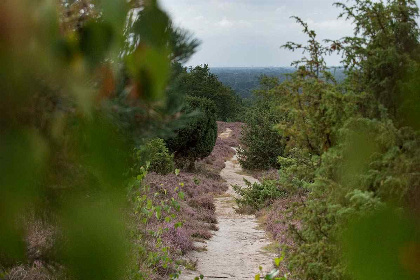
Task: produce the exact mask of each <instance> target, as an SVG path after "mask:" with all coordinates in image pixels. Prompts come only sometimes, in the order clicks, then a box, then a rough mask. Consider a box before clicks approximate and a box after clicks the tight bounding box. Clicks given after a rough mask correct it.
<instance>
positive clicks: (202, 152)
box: [166, 96, 217, 168]
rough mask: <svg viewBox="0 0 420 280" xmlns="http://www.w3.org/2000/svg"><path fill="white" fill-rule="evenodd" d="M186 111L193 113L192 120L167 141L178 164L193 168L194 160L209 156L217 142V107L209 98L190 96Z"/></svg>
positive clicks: (187, 100) (187, 99)
mask: <svg viewBox="0 0 420 280" xmlns="http://www.w3.org/2000/svg"><path fill="white" fill-rule="evenodd" d="M184 113H186V114H193V116H192V118H191V121H190V122H189V123H188V124H187V125H186V127H184V128H182V129H179V130H178V131H176V136H175V137H172V138H170V139H167V140H166V143H167V146H168V148H169V150H170V151H171V152H172V153H174V154H175V159H176V161H177V162H178V164H181V163H182V165H187V167H188V168H193V167H194V162H195V161H196V160H197V159H202V158H205V157H207V156H209V155H210V153H211V152H212V151H213V147H214V145H215V144H216V139H217V123H216V108H215V105H214V103H213V102H212V101H211V100H209V99H207V98H202V97H191V96H188V97H187V98H186V106H185V109H184Z"/></svg>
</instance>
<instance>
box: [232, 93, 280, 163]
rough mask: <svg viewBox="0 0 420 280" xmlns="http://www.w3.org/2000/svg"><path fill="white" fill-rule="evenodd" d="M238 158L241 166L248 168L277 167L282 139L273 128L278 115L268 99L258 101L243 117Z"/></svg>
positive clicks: (276, 122) (278, 120)
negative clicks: (243, 123)
mask: <svg viewBox="0 0 420 280" xmlns="http://www.w3.org/2000/svg"><path fill="white" fill-rule="evenodd" d="M245 119H246V125H245V126H244V128H243V131H242V138H241V144H242V145H241V147H240V148H239V149H238V159H239V162H240V164H241V166H242V167H243V168H245V169H250V170H255V169H256V170H268V169H270V168H279V167H280V165H279V163H278V161H277V157H278V156H281V155H283V152H284V140H283V137H282V136H281V135H280V134H279V132H278V131H277V130H276V129H275V128H274V126H275V125H276V124H278V123H279V122H280V116H279V114H277V113H276V112H275V111H274V108H273V104H271V103H270V101H263V100H261V101H258V102H257V103H256V104H255V105H254V106H253V107H252V108H250V109H249V111H248V112H247V115H246V117H245Z"/></svg>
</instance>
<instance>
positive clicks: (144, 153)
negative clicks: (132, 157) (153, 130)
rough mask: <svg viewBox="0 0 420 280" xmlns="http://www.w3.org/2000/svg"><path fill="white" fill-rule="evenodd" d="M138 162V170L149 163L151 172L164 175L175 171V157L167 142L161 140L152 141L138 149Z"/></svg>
mask: <svg viewBox="0 0 420 280" xmlns="http://www.w3.org/2000/svg"><path fill="white" fill-rule="evenodd" d="M136 160H137V164H136V168H137V167H138V168H140V167H141V166H146V165H147V163H149V168H148V170H149V171H150V172H156V173H158V174H162V175H165V174H168V173H171V172H172V171H174V169H175V164H174V155H173V154H170V153H169V150H168V148H167V147H166V146H165V141H164V140H163V139H160V138H155V139H152V140H150V141H148V142H147V143H146V144H144V145H142V146H141V147H140V148H139V149H137V150H136ZM138 168H137V169H138ZM136 171H137V170H136Z"/></svg>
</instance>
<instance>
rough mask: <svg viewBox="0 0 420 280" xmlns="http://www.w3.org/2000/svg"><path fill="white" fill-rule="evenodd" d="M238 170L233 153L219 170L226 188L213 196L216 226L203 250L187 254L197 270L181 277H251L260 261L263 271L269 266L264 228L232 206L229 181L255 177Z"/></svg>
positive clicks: (185, 279)
mask: <svg viewBox="0 0 420 280" xmlns="http://www.w3.org/2000/svg"><path fill="white" fill-rule="evenodd" d="M229 135H230V131H226V132H224V133H222V134H221V135H220V136H219V137H229ZM241 172H242V169H241V167H240V165H239V163H238V162H237V157H236V155H235V156H234V157H233V158H232V159H230V160H229V161H227V162H226V167H225V168H224V169H223V170H222V172H221V173H220V175H221V176H222V177H223V179H225V180H226V182H227V184H228V185H229V189H228V191H227V192H226V194H225V195H224V196H222V197H217V198H216V199H215V204H216V215H217V218H218V222H219V223H218V226H219V230H218V231H217V232H215V235H214V236H213V237H212V238H211V239H210V240H209V241H207V242H206V245H205V247H206V248H207V250H206V251H202V252H193V253H191V254H190V255H189V258H190V259H192V260H197V271H193V272H191V271H184V272H183V273H182V275H181V277H180V279H181V280H191V279H194V277H195V276H198V275H200V274H202V275H204V279H237V280H239V279H254V277H255V274H257V273H258V271H259V270H258V267H259V266H260V265H261V266H262V267H263V268H264V272H268V271H269V270H271V268H272V260H273V259H274V257H275V256H274V255H273V254H270V253H268V252H267V251H266V250H264V247H265V246H267V245H269V244H270V241H269V240H268V238H267V237H266V234H265V232H264V231H263V230H260V229H259V228H258V223H257V220H256V219H255V217H254V216H253V215H252V216H251V215H239V214H237V213H236V212H235V210H234V209H233V207H234V206H235V199H234V195H235V192H234V190H233V189H232V186H231V185H242V186H243V185H245V183H244V181H243V178H245V179H246V180H248V181H250V182H256V181H257V180H256V179H255V178H253V177H250V176H246V175H243V174H241ZM201 246H202V244H201Z"/></svg>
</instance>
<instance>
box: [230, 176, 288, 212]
mask: <svg viewBox="0 0 420 280" xmlns="http://www.w3.org/2000/svg"><path fill="white" fill-rule="evenodd" d="M245 182H246V184H247V187H241V186H233V189H234V190H235V192H236V193H237V194H239V195H240V197H239V198H236V202H237V204H238V206H239V210H242V211H245V212H255V211H257V210H260V209H262V208H263V207H266V206H268V205H269V204H271V203H273V201H274V200H276V199H278V198H280V197H284V196H285V195H286V194H287V192H286V190H284V189H282V188H281V187H280V186H279V185H278V183H277V182H276V181H272V180H267V181H263V182H262V183H254V184H251V183H250V182H248V181H246V180H245Z"/></svg>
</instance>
